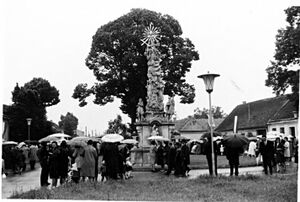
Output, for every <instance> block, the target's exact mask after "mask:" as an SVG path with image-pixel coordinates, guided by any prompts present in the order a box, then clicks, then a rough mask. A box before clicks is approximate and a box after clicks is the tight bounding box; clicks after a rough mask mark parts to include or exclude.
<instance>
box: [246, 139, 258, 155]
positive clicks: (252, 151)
mask: <svg viewBox="0 0 300 202" xmlns="http://www.w3.org/2000/svg"><path fill="white" fill-rule="evenodd" d="M255 151H256V143H255V142H254V141H250V143H249V149H248V155H249V156H250V157H256V153H255Z"/></svg>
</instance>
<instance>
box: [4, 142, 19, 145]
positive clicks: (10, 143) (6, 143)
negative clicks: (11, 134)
mask: <svg viewBox="0 0 300 202" xmlns="http://www.w3.org/2000/svg"><path fill="white" fill-rule="evenodd" d="M2 145H18V143H17V142H15V141H4V142H2Z"/></svg>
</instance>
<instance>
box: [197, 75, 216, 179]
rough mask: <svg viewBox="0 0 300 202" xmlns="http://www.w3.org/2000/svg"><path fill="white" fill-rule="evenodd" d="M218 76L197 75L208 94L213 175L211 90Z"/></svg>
mask: <svg viewBox="0 0 300 202" xmlns="http://www.w3.org/2000/svg"><path fill="white" fill-rule="evenodd" d="M218 76H220V75H219V74H210V73H209V72H208V73H207V74H202V75H200V76H198V78H201V79H203V80H204V84H205V88H206V91H207V92H208V95H209V123H210V124H209V125H210V138H211V159H212V175H215V151H214V143H213V134H214V129H213V126H212V122H213V121H212V110H211V95H210V94H211V92H212V91H213V87H214V80H215V78H216V77H218Z"/></svg>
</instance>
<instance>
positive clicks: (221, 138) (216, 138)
mask: <svg viewBox="0 0 300 202" xmlns="http://www.w3.org/2000/svg"><path fill="white" fill-rule="evenodd" d="M218 140H223V137H221V136H217V137H213V141H218Z"/></svg>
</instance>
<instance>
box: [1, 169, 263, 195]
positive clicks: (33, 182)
mask: <svg viewBox="0 0 300 202" xmlns="http://www.w3.org/2000/svg"><path fill="white" fill-rule="evenodd" d="M262 171H263V168H262V167H261V166H258V167H245V168H239V172H240V175H244V174H257V175H261V174H262ZM146 173H147V174H146ZM218 173H219V174H220V175H225V176H228V175H229V168H222V169H218ZM145 174H146V175H145ZM189 174H190V175H189V179H194V178H196V177H198V176H200V175H208V170H207V169H195V170H191V171H190V173H189ZM143 175H145V177H146V176H147V178H152V177H153V175H154V176H156V175H158V176H159V173H152V172H134V173H133V176H135V177H134V179H136V180H137V179H138V178H139V176H143ZM149 175H151V176H152V177H151V176H149ZM39 176H40V168H37V169H35V170H34V171H28V172H26V173H23V174H22V175H14V176H10V177H6V178H4V179H2V198H3V199H5V198H8V197H9V196H11V195H12V194H13V193H14V192H16V191H17V192H26V191H29V190H31V189H37V188H39V187H40V182H39ZM142 178H143V177H142ZM154 178H155V177H154ZM49 182H50V179H49Z"/></svg>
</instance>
